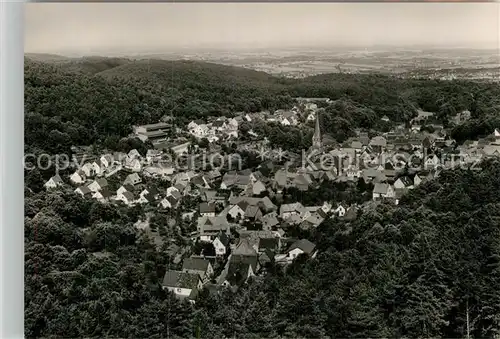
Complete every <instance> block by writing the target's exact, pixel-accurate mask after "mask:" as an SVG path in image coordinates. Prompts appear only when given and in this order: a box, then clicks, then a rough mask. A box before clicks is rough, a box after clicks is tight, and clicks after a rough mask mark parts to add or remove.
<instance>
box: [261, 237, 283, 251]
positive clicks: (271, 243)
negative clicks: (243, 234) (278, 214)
mask: <svg viewBox="0 0 500 339" xmlns="http://www.w3.org/2000/svg"><path fill="white" fill-rule="evenodd" d="M278 245H279V241H278V238H261V239H260V240H259V251H261V250H266V249H269V250H276V249H277V248H278Z"/></svg>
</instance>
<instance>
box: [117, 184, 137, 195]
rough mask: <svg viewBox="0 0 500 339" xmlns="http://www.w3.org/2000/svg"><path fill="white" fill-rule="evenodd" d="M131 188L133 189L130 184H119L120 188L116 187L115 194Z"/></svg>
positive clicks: (130, 190)
mask: <svg viewBox="0 0 500 339" xmlns="http://www.w3.org/2000/svg"><path fill="white" fill-rule="evenodd" d="M133 190H134V186H132V185H122V186H120V188H118V189H117V190H116V195H117V196H118V195H120V194H122V193H123V192H127V191H129V192H132V191H133Z"/></svg>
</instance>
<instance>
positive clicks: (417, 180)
mask: <svg viewBox="0 0 500 339" xmlns="http://www.w3.org/2000/svg"><path fill="white" fill-rule="evenodd" d="M420 183H422V178H420V176H419V175H418V174H415V176H414V177H413V185H414V186H415V187H416V186H418V185H420Z"/></svg>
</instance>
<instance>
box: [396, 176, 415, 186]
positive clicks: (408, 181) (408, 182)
mask: <svg viewBox="0 0 500 339" xmlns="http://www.w3.org/2000/svg"><path fill="white" fill-rule="evenodd" d="M398 180H401V182H402V183H403V185H405V186H406V187H408V186H411V185H413V181H412V180H411V178H410V177H408V176H404V177H399V178H398Z"/></svg>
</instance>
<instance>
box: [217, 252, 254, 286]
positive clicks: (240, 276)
mask: <svg viewBox="0 0 500 339" xmlns="http://www.w3.org/2000/svg"><path fill="white" fill-rule="evenodd" d="M257 264H258V257H257V256H255V257H241V256H231V259H230V261H229V264H228V270H227V274H226V276H225V279H224V285H229V286H234V287H240V286H242V285H243V284H245V283H246V282H247V281H248V279H249V278H250V277H252V276H255V270H254V269H253V267H254V266H257Z"/></svg>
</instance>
